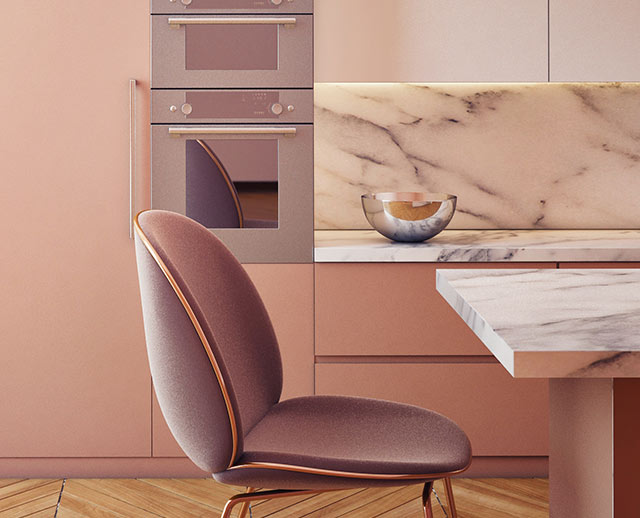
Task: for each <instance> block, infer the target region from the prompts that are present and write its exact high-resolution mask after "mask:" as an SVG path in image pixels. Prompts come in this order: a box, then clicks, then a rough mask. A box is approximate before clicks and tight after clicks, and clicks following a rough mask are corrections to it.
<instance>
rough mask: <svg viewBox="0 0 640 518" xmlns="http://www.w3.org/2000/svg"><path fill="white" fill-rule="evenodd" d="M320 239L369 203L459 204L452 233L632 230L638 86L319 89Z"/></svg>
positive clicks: (358, 222) (361, 224)
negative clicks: (423, 199)
mask: <svg viewBox="0 0 640 518" xmlns="http://www.w3.org/2000/svg"><path fill="white" fill-rule="evenodd" d="M315 105H316V107H315V223H316V228H317V229H366V228H369V227H368V224H367V222H366V220H365V218H364V216H363V214H362V208H361V205H360V196H361V195H362V194H363V193H365V192H376V191H377V192H381V191H382V192H385V191H430V192H447V193H450V194H455V195H457V196H458V210H457V212H456V215H455V216H454V218H453V220H452V222H451V224H450V227H449V228H452V229H492V228H493V229H501V228H514V229H572V228H573V229H607V228H640V202H639V201H638V200H639V197H640V83H622V84H620V83H594V84H588V83H573V84H571V83H566V84H561V83H539V84H524V83H514V84H428V85H425V84H422V85H418V84H400V83H397V84H394V83H379V84H367V83H351V84H316V87H315Z"/></svg>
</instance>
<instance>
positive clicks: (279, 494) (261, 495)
mask: <svg viewBox="0 0 640 518" xmlns="http://www.w3.org/2000/svg"><path fill="white" fill-rule="evenodd" d="M202 145H203V147H205V149H207V146H206V144H204V143H202ZM143 212H144V211H143ZM139 215H140V213H139V214H138V215H136V217H135V218H134V228H135V232H136V234H137V236H138V237H139V238H140V241H141V242H142V243H143V245H144V247H145V248H146V249H147V251H148V252H149V254H150V255H151V257H152V258H153V259H154V261H155V262H156V264H157V265H158V267H159V268H160V270H161V271H162V273H163V274H164V276H165V277H166V279H167V281H168V282H169V284H170V285H171V287H172V288H173V290H174V292H175V294H176V296H177V297H178V299H179V300H180V303H181V304H182V306H183V308H184V310H185V311H186V313H187V315H188V317H189V319H190V320H191V323H192V324H193V326H194V329H195V331H196V333H197V335H198V337H199V339H200V341H201V343H202V346H203V348H204V350H205V352H206V354H207V357H208V358H209V361H210V363H211V366H212V368H213V370H214V373H215V376H216V379H217V381H218V384H219V386H220V390H221V392H222V395H223V398H224V401H225V407H226V410H227V413H228V417H229V424H230V427H231V437H232V453H231V458H230V460H229V464H228V466H227V470H237V469H243V468H264V469H270V470H283V471H294V472H299V473H308V474H313V475H325V476H334V477H340V478H347V479H349V478H358V479H371V480H407V481H410V480H416V479H419V480H425V479H429V480H428V481H427V482H425V484H424V487H423V490H422V507H423V510H424V516H425V518H433V511H432V508H431V492H432V490H433V482H434V480H439V479H442V480H443V481H444V486H445V491H446V494H447V508H448V509H449V512H450V516H451V518H457V511H456V506H455V500H454V497H453V488H452V485H451V476H452V475H456V474H459V473H462V472H463V471H465V470H466V469H467V468H468V467H469V466H470V465H471V461H470V462H469V464H468V465H467V466H465V467H464V468H462V469H459V470H456V471H453V472H448V473H431V474H380V473H377V474H373V473H355V472H346V471H336V470H327V469H321V468H311V467H305V466H292V465H286V464H276V463H267V462H265V463H256V462H253V463H247V464H234V461H235V458H236V454H237V450H238V425H237V420H236V418H235V413H234V411H233V406H232V404H231V398H230V396H229V391H228V389H227V384H226V383H225V380H224V378H223V375H222V371H221V370H220V367H219V365H218V362H217V360H216V358H215V355H214V353H213V350H212V348H211V346H210V344H209V341H208V339H207V337H206V335H205V333H204V330H203V328H202V326H201V324H200V322H199V321H198V319H197V317H196V315H195V312H194V311H193V309H192V308H191V305H190V304H189V301H188V300H187V299H186V297H185V295H184V293H183V292H182V289H181V288H180V286H179V285H178V283H177V281H176V280H175V277H174V276H173V274H172V273H171V271H170V270H169V268H168V266H167V265H166V264H165V262H164V261H163V260H162V258H161V257H160V255H159V254H158V252H157V251H156V250H155V248H154V247H153V245H152V244H151V242H150V241H149V238H147V236H146V235H145V233H144V231H143V230H142V228H141V226H140V223H139V221H138V216H139ZM470 458H472V455H471V456H470ZM354 487H356V488H357V487H358V486H357V485H356V486H354ZM344 489H348V488H337V489H335V488H334V489H309V490H307V489H292V490H284V489H274V490H266V491H257V490H256V489H255V488H251V487H248V488H247V491H246V492H245V493H239V494H237V495H234V496H232V497H231V498H229V500H227V502H226V504H225V506H224V509H223V512H222V516H221V518H230V516H231V513H232V511H233V509H234V508H235V507H236V506H237V505H238V504H242V507H241V509H240V514H239V517H238V518H244V516H245V515H246V512H247V509H248V508H249V505H250V504H251V502H253V501H260V500H273V499H276V498H284V497H288V496H295V495H306V494H320V493H326V492H330V491H343V490H344Z"/></svg>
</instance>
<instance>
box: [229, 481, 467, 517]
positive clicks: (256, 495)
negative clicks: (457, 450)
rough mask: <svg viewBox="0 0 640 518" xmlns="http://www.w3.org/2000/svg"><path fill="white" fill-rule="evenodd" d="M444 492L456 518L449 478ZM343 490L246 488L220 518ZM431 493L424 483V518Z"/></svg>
mask: <svg viewBox="0 0 640 518" xmlns="http://www.w3.org/2000/svg"><path fill="white" fill-rule="evenodd" d="M443 481H444V487H445V491H446V493H447V509H448V510H449V516H451V518H457V517H458V512H457V510H456V504H455V501H454V499H453V488H452V486H451V478H449V477H446V478H444V479H443ZM343 490H344V488H340V489H316V490H310V489H291V490H283V489H278V490H267V491H259V490H256V489H255V488H252V487H248V488H247V491H246V492H245V493H239V494H237V495H234V496H232V497H231V498H229V500H227V503H226V504H225V506H224V509H223V511H222V516H221V517H220V518H231V513H232V512H233V509H234V508H235V507H236V506H237V505H239V504H242V506H241V507H240V512H239V513H238V518H245V516H246V514H247V510H248V509H249V506H250V505H251V502H255V501H268V500H275V499H277V498H286V497H289V496H297V495H317V494H321V493H328V492H331V491H343ZM432 491H433V480H431V481H429V482H426V483H425V484H424V487H423V488H422V496H421V500H422V509H423V512H424V516H425V518H433V509H432V507H431V492H432Z"/></svg>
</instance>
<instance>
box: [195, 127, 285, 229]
mask: <svg viewBox="0 0 640 518" xmlns="http://www.w3.org/2000/svg"><path fill="white" fill-rule="evenodd" d="M185 151H186V215H187V216H189V217H190V218H193V219H195V220H196V221H198V222H200V223H201V224H202V225H204V226H206V227H208V228H240V227H242V228H278V140H277V139H220V140H216V139H191V140H186V141H185Z"/></svg>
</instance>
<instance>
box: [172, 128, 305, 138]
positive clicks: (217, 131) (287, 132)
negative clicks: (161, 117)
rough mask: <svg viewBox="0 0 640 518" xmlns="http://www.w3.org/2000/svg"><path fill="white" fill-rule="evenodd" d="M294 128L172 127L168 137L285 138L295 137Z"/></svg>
mask: <svg viewBox="0 0 640 518" xmlns="http://www.w3.org/2000/svg"><path fill="white" fill-rule="evenodd" d="M296 132H297V130H296V128H287V127H282V128H278V127H271V128H267V127H260V128H251V127H242V126H240V127H231V126H227V127H209V126H204V127H202V126H172V127H170V128H169V135H171V136H172V137H179V136H181V135H284V136H285V137H295V135H296Z"/></svg>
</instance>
